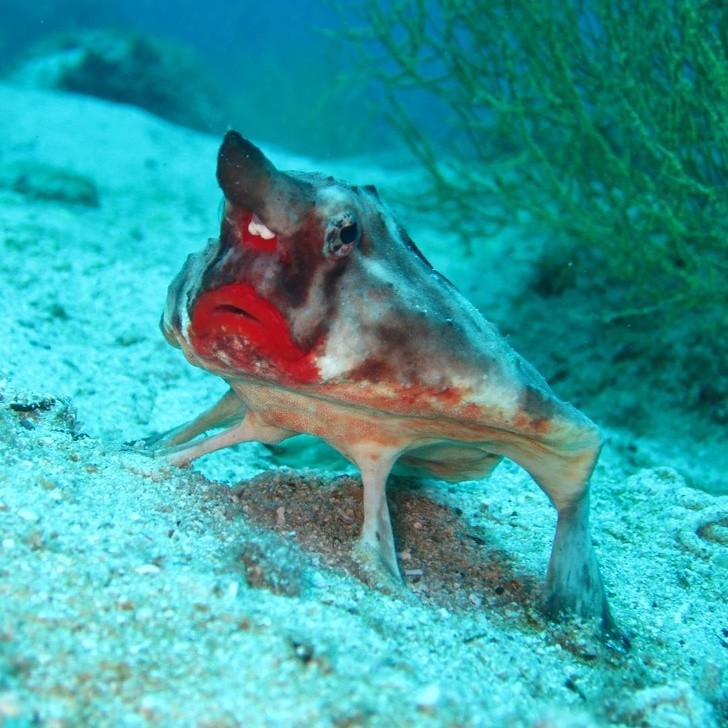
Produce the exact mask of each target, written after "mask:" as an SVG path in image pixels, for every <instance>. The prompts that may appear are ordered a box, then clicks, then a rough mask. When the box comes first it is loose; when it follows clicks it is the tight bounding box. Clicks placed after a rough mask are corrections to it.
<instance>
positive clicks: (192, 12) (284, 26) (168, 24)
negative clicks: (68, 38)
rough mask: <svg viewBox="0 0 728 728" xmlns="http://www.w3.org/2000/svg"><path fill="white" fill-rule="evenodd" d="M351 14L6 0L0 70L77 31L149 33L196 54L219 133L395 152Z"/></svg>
mask: <svg viewBox="0 0 728 728" xmlns="http://www.w3.org/2000/svg"><path fill="white" fill-rule="evenodd" d="M342 8H343V11H342ZM347 15H348V13H347V4H346V3H341V4H340V5H339V11H337V10H336V9H335V8H334V5H333V3H331V2H329V1H327V0H311V1H308V2H305V3H301V2H297V0H275V1H273V2H251V1H249V0H247V1H243V2H229V1H227V0H176V1H175V2H172V3H163V2H159V1H158V0H130V1H129V2H118V0H39V2H34V3H28V2H26V1H25V0H0V19H1V20H2V22H0V69H3V70H7V69H8V68H10V69H12V67H13V65H17V63H18V61H19V60H22V59H23V58H24V56H25V54H27V52H28V49H31V48H33V47H34V46H35V45H36V44H37V43H38V42H39V41H41V40H43V39H46V38H48V37H54V36H55V37H58V36H59V35H60V34H65V33H68V32H69V31H73V32H75V31H88V30H96V29H109V28H110V29H117V30H120V31H129V30H131V31H135V32H141V33H144V34H148V35H150V36H153V37H156V38H163V39H167V40H170V41H173V42H174V43H177V44H180V45H182V46H185V47H187V48H189V49H191V50H192V51H194V52H195V53H196V54H197V56H198V61H199V64H200V69H201V70H203V71H204V72H205V73H206V74H208V76H209V80H210V83H209V86H210V87H211V88H214V92H215V94H216V98H218V99H219V101H218V103H217V107H218V110H219V111H220V114H219V116H218V117H217V118H210V119H209V124H208V127H209V128H208V129H207V130H208V131H210V132H211V133H219V132H221V131H224V128H225V127H230V126H236V127H242V128H243V129H244V131H245V132H246V134H247V135H248V136H251V137H254V138H257V139H258V140H260V141H265V142H268V143H272V144H278V145H281V146H285V147H286V148H288V149H289V150H291V151H296V152H301V153H309V154H315V155H317V156H334V157H335V156H345V155H356V154H370V153H377V152H387V151H390V152H391V149H393V148H396V147H397V145H398V142H397V135H396V133H395V132H394V130H393V129H392V128H391V127H390V126H389V125H388V124H387V123H386V121H385V119H384V114H383V112H384V109H383V108H382V100H381V96H380V92H379V90H378V89H377V88H376V84H374V83H373V82H371V81H369V80H368V78H367V74H366V73H363V72H362V68H361V65H360V64H359V63H357V52H356V50H355V49H354V48H353V44H352V43H351V42H350V40H349V39H348V38H347V37H346V35H345V33H344V28H347V27H349V28H350V27H353V25H354V24H353V23H352V24H349V22H348V20H347ZM352 18H353V6H352ZM427 116H428V115H425V117H427Z"/></svg>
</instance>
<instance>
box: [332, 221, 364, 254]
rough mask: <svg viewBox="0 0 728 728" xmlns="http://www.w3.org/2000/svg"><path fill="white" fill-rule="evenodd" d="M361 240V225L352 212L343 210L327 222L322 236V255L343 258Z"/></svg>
mask: <svg viewBox="0 0 728 728" xmlns="http://www.w3.org/2000/svg"><path fill="white" fill-rule="evenodd" d="M359 240H361V225H360V224H359V220H358V218H357V216H356V215H355V214H354V213H353V212H344V213H342V214H341V215H338V216H337V217H335V218H334V219H333V220H331V221H330V222H329V224H328V225H327V226H326V237H325V238H324V255H325V256H326V257H327V258H328V259H329V260H337V259H339V258H344V257H346V256H347V255H349V253H351V251H352V250H353V249H354V246H355V245H356V244H357V243H358V242H359Z"/></svg>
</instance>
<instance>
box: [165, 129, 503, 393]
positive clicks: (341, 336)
mask: <svg viewBox="0 0 728 728" xmlns="http://www.w3.org/2000/svg"><path fill="white" fill-rule="evenodd" d="M217 179H218V182H219V184H220V186H221V188H222V190H223V193H224V195H225V206H224V217H223V221H222V228H221V232H220V237H219V239H216V240H211V241H210V242H209V244H208V246H207V248H206V249H205V250H203V251H202V252H200V253H198V254H195V255H192V256H190V257H189V258H188V260H187V262H186V264H185V266H184V268H183V269H182V271H181V272H180V273H179V275H178V276H177V278H176V279H175V280H174V282H173V283H172V285H171V286H170V290H169V295H168V301H167V307H166V310H165V314H164V316H163V320H162V329H163V331H164V332H165V335H166V337H167V339H168V340H169V341H170V342H171V343H173V344H175V345H177V346H180V347H181V348H182V349H183V350H184V352H185V354H186V356H187V357H188V359H190V361H192V362H193V363H194V364H197V365H198V366H202V367H203V368H205V369H208V370H210V371H213V372H215V373H216V374H219V375H221V376H223V377H224V378H226V379H227V380H229V381H231V380H234V379H260V380H265V381H268V382H272V383H277V384H281V385H283V386H288V387H302V386H309V385H315V386H329V385H330V386H332V387H334V386H336V385H342V384H343V385H352V384H353V385H356V387H357V392H359V394H361V396H362V397H364V399H366V389H367V385H371V386H372V388H374V389H377V391H378V392H379V393H380V394H382V395H385V396H386V398H395V399H396V398H397V397H399V394H400V392H401V391H402V390H403V389H404V390H406V391H407V393H408V395H407V396H408V398H410V399H411V398H412V397H414V396H415V394H416V392H417V391H419V390H425V389H426V390H427V391H429V392H435V393H438V392H445V393H446V396H448V397H452V395H453V392H454V388H455V380H459V381H461V382H462V381H466V383H467V382H468V380H469V379H481V378H482V375H483V372H484V371H487V370H488V367H489V366H491V365H492V358H493V357H492V355H491V354H489V353H488V352H485V351H484V350H483V347H482V346H480V345H479V344H477V343H475V344H474V343H473V342H474V341H475V342H477V340H478V339H479V333H480V329H481V328H482V319H481V318H480V317H479V315H478V314H477V313H475V312H474V309H472V307H471V306H469V304H467V303H466V302H465V301H464V299H462V297H460V296H459V294H458V293H457V291H455V289H454V288H453V287H452V285H451V284H450V283H449V282H448V281H447V280H446V279H445V278H444V277H442V276H441V275H440V274H438V273H437V272H436V271H434V270H433V268H432V266H430V264H429V263H428V262H427V261H426V260H425V258H424V257H423V256H422V254H421V253H420V252H419V250H418V249H417V248H416V246H415V245H414V243H413V242H412V241H411V240H410V238H409V237H408V236H407V234H406V232H405V231H404V229H403V228H402V226H401V225H399V224H398V223H397V221H396V219H395V218H394V216H393V215H392V214H391V212H390V211H389V210H388V209H387V208H386V207H385V206H384V205H383V203H382V202H381V200H380V199H379V196H378V194H377V191H376V190H375V189H374V188H373V187H371V186H362V187H360V186H354V185H349V184H346V183H343V182H340V181H338V180H335V179H334V178H333V177H328V176H325V175H321V174H310V173H301V172H283V171H280V170H278V169H276V167H275V166H274V165H273V163H272V162H271V161H270V160H269V159H268V158H267V157H266V156H265V155H264V154H263V152H262V151H261V150H260V149H258V148H257V147H256V146H254V145H253V144H251V143H250V142H249V141H247V140H245V139H244V138H243V137H242V136H240V134H238V133H237V132H234V131H230V132H228V134H227V135H226V136H225V139H224V141H223V143H222V145H221V147H220V151H219V154H218V166H217ZM480 338H482V336H481V337H480ZM458 386H459V385H458ZM347 391H348V392H351V388H349V390H347ZM346 396H349V395H342V397H346Z"/></svg>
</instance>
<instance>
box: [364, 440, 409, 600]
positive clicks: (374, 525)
mask: <svg viewBox="0 0 728 728" xmlns="http://www.w3.org/2000/svg"><path fill="white" fill-rule="evenodd" d="M395 460H396V456H395V455H394V454H387V453H378V455H377V457H368V456H366V455H363V456H360V457H355V461H356V464H357V465H358V466H359V470H360V472H361V478H362V485H363V486H364V523H363V524H362V530H361V535H360V536H359V538H358V539H357V541H356V543H355V544H354V548H353V550H352V556H353V558H354V560H355V561H356V562H357V564H358V565H359V566H360V567H361V569H362V572H363V576H364V579H365V581H366V582H367V583H369V584H370V585H371V586H373V587H376V588H379V589H382V590H384V591H386V592H390V593H399V592H401V591H402V590H403V588H404V582H403V580H402V575H401V574H400V571H399V565H398V564H397V552H396V549H395V546H394V532H393V531H392V520H391V518H390V515H389V507H388V506H387V493H386V490H387V478H388V477H389V473H390V471H391V470H392V466H393V464H394V461H395Z"/></svg>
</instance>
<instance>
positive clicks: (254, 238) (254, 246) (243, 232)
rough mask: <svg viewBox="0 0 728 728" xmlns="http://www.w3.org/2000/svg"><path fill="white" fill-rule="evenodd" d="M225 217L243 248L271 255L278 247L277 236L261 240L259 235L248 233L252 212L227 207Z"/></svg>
mask: <svg viewBox="0 0 728 728" xmlns="http://www.w3.org/2000/svg"><path fill="white" fill-rule="evenodd" d="M226 216H227V217H228V219H229V220H230V222H231V223H232V225H233V227H234V228H235V232H236V235H237V238H238V240H240V241H241V242H242V243H243V245H245V247H247V248H250V249H251V250H256V251H258V252H259V253H272V252H273V251H274V250H275V249H276V247H277V246H278V236H276V237H274V238H269V239H266V238H261V237H260V235H252V234H251V233H250V232H249V231H248V228H249V227H250V222H251V220H252V219H253V213H252V212H248V211H247V210H245V209H243V208H242V207H233V206H229V207H228V210H227V211H226Z"/></svg>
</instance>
